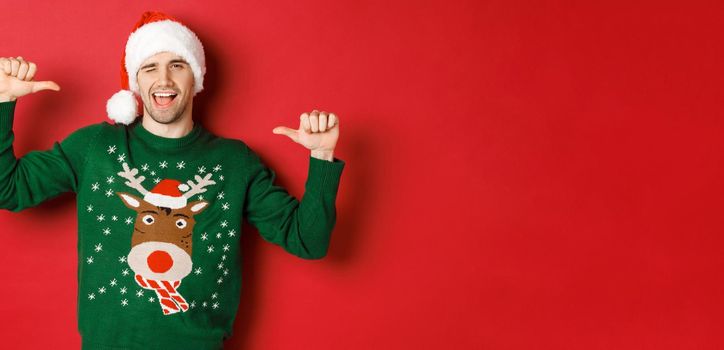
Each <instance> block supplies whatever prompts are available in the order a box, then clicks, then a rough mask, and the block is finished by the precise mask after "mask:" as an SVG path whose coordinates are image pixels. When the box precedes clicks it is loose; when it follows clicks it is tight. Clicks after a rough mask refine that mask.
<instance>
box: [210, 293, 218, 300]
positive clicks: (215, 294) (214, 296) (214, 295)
mask: <svg viewBox="0 0 724 350" xmlns="http://www.w3.org/2000/svg"><path fill="white" fill-rule="evenodd" d="M218 296H219V293H214V294H211V299H216V297H218Z"/></svg>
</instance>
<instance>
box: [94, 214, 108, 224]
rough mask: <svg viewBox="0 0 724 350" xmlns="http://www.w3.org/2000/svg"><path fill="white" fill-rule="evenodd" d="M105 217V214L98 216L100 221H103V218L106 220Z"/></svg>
mask: <svg viewBox="0 0 724 350" xmlns="http://www.w3.org/2000/svg"><path fill="white" fill-rule="evenodd" d="M105 219H106V216H105V215H103V214H101V215H98V216H96V220H98V222H101V221H103V220H105Z"/></svg>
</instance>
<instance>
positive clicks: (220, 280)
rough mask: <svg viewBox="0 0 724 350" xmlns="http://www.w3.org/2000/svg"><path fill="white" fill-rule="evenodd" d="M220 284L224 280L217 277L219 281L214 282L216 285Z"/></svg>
mask: <svg viewBox="0 0 724 350" xmlns="http://www.w3.org/2000/svg"><path fill="white" fill-rule="evenodd" d="M221 282H224V279H223V278H221V277H219V279H217V280H216V283H218V284H221Z"/></svg>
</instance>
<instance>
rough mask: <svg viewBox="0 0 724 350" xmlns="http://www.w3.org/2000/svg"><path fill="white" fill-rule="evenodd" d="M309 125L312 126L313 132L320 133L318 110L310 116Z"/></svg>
mask: <svg viewBox="0 0 724 350" xmlns="http://www.w3.org/2000/svg"><path fill="white" fill-rule="evenodd" d="M309 124H311V126H312V132H317V131H319V112H317V110H314V112H312V113H311V114H310V115H309Z"/></svg>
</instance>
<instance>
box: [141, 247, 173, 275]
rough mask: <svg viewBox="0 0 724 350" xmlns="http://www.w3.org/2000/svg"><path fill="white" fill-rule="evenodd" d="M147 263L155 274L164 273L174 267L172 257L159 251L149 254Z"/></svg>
mask: <svg viewBox="0 0 724 350" xmlns="http://www.w3.org/2000/svg"><path fill="white" fill-rule="evenodd" d="M146 261H147V262H148V267H149V268H150V269H151V271H153V272H155V273H164V272H166V271H168V270H170V269H171V266H173V259H172V258H171V255H169V254H168V253H166V252H164V251H163V250H157V251H155V252H153V253H151V254H149V255H148V258H147V259H146Z"/></svg>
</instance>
